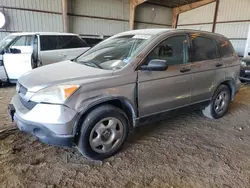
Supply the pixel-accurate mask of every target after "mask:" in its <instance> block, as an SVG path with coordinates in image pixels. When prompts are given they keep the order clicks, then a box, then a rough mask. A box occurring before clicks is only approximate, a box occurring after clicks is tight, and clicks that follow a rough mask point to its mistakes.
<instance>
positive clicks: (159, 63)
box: [141, 59, 168, 71]
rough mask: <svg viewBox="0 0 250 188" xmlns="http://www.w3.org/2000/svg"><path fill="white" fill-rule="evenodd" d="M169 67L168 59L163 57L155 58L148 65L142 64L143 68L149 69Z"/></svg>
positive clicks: (165, 68)
mask: <svg viewBox="0 0 250 188" xmlns="http://www.w3.org/2000/svg"><path fill="white" fill-rule="evenodd" d="M167 69H168V65H167V61H166V60H161V59H153V60H151V61H150V62H149V63H148V65H142V66H141V70H147V71H165V70H167Z"/></svg>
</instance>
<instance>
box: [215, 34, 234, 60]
mask: <svg viewBox="0 0 250 188" xmlns="http://www.w3.org/2000/svg"><path fill="white" fill-rule="evenodd" d="M216 43H217V45H218V47H219V51H220V54H221V57H222V58H226V57H231V56H233V54H234V53H235V51H234V48H233V45H232V44H231V42H230V41H229V40H227V39H223V38H219V39H217V40H216Z"/></svg>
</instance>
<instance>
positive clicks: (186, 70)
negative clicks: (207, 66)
mask: <svg viewBox="0 0 250 188" xmlns="http://www.w3.org/2000/svg"><path fill="white" fill-rule="evenodd" d="M189 71H191V69H190V68H183V69H181V70H180V72H181V73H184V72H189Z"/></svg>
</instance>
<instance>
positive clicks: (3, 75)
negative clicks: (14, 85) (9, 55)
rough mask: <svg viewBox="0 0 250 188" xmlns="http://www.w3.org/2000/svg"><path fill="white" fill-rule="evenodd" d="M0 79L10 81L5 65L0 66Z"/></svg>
mask: <svg viewBox="0 0 250 188" xmlns="http://www.w3.org/2000/svg"><path fill="white" fill-rule="evenodd" d="M0 81H1V82H8V76H7V74H6V72H5V69H4V66H0Z"/></svg>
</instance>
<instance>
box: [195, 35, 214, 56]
mask: <svg viewBox="0 0 250 188" xmlns="http://www.w3.org/2000/svg"><path fill="white" fill-rule="evenodd" d="M191 39H192V43H193V61H206V60H213V59H217V58H218V48H217V46H216V44H215V42H214V40H213V39H211V38H207V37H201V36H197V35H191Z"/></svg>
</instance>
